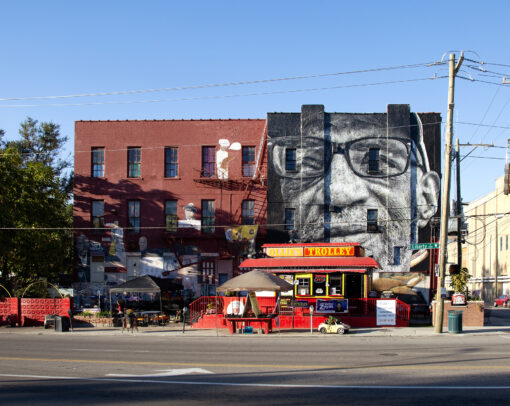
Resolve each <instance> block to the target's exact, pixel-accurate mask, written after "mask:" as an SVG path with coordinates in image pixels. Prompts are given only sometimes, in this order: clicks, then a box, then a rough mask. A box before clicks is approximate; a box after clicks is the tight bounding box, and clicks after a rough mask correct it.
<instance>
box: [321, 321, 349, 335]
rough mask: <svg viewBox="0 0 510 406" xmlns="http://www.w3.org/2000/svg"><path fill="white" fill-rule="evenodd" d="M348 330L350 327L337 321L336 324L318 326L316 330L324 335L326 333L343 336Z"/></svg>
mask: <svg viewBox="0 0 510 406" xmlns="http://www.w3.org/2000/svg"><path fill="white" fill-rule="evenodd" d="M350 329H351V326H349V325H348V324H345V323H342V322H340V321H338V320H337V321H336V322H334V323H331V324H330V323H321V324H319V329H318V330H319V331H320V332H321V333H322V334H326V333H334V334H345V333H348V332H349V330H350Z"/></svg>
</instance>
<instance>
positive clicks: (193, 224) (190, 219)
mask: <svg viewBox="0 0 510 406" xmlns="http://www.w3.org/2000/svg"><path fill="white" fill-rule="evenodd" d="M183 210H184V220H179V223H178V224H179V228H194V229H195V230H200V220H197V219H196V218H195V216H196V214H197V213H198V209H197V208H196V207H195V205H194V204H193V203H188V204H187V205H186V206H184V207H183Z"/></svg>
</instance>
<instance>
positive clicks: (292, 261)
mask: <svg viewBox="0 0 510 406" xmlns="http://www.w3.org/2000/svg"><path fill="white" fill-rule="evenodd" d="M322 267H335V268H346V269H347V268H348V269H352V268H379V264H378V263H377V261H376V260H375V259H373V258H370V257H327V258H320V257H303V258H255V259H247V260H245V261H243V262H242V263H241V264H240V265H239V268H316V269H317V268H322ZM336 271H337V272H338V271H343V269H336Z"/></svg>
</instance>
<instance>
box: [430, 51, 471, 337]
mask: <svg viewBox="0 0 510 406" xmlns="http://www.w3.org/2000/svg"><path fill="white" fill-rule="evenodd" d="M463 60H464V54H463V53H462V52H461V54H460V58H459V61H458V63H457V65H455V54H450V69H449V71H450V73H449V80H448V115H447V118H446V141H445V142H446V143H445V151H444V179H443V190H442V192H441V193H442V196H441V227H440V228H441V231H440V236H439V276H438V280H437V293H436V310H435V323H434V332H435V333H442V332H443V311H444V298H443V297H441V291H442V290H443V288H444V278H445V269H446V259H447V258H446V254H447V250H446V248H447V243H448V214H449V213H448V209H449V207H448V206H449V199H450V183H451V166H452V159H451V158H452V136H453V107H454V88H455V75H456V74H457V73H458V71H459V69H460V66H461V65H462V62H463Z"/></svg>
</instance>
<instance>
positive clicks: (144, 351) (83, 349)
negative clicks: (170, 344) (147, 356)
mask: <svg viewBox="0 0 510 406" xmlns="http://www.w3.org/2000/svg"><path fill="white" fill-rule="evenodd" d="M71 351H91V352H126V350H113V349H112V350H101V349H96V348H71ZM132 352H143V353H147V352H150V351H149V350H134V351H133V350H129V353H132Z"/></svg>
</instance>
